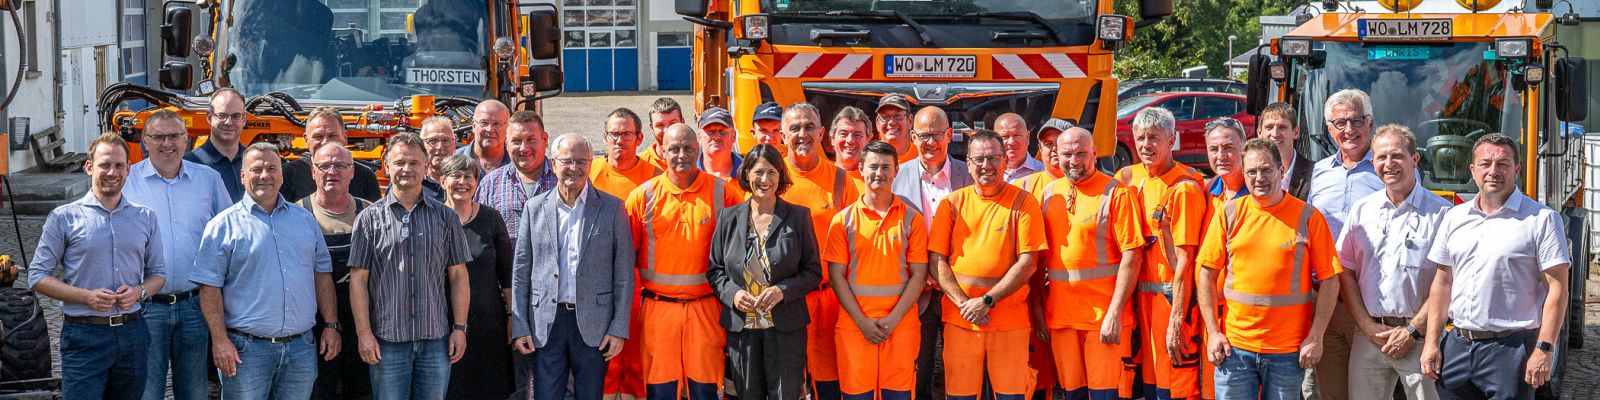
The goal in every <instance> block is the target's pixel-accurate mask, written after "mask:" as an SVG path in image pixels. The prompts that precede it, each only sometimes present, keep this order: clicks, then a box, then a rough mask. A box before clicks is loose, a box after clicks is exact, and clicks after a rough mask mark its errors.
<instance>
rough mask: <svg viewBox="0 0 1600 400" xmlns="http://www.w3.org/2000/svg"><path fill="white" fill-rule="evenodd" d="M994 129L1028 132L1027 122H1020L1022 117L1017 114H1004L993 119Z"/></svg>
mask: <svg viewBox="0 0 1600 400" xmlns="http://www.w3.org/2000/svg"><path fill="white" fill-rule="evenodd" d="M994 128H995V130H1001V131H1003V130H1006V129H1007V128H1013V129H1021V130H1023V131H1027V130H1028V122H1027V121H1023V120H1022V116H1021V115H1017V113H1005V114H1000V117H999V118H995V119H994Z"/></svg>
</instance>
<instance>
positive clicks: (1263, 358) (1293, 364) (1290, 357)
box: [1216, 347, 1306, 400]
mask: <svg viewBox="0 0 1600 400" xmlns="http://www.w3.org/2000/svg"><path fill="white" fill-rule="evenodd" d="M1305 376H1306V370H1305V369H1304V368H1300V353H1299V352H1294V353H1286V354H1260V353H1253V352H1249V351H1245V350H1242V349H1240V348H1238V347H1234V348H1233V354H1232V355H1229V356H1227V357H1224V358H1223V359H1222V361H1221V362H1218V363H1217V377H1216V381H1217V399H1225V400H1235V399H1262V400H1298V399H1299V398H1300V383H1301V381H1302V380H1304V379H1305Z"/></svg>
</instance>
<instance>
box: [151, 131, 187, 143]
mask: <svg viewBox="0 0 1600 400" xmlns="http://www.w3.org/2000/svg"><path fill="white" fill-rule="evenodd" d="M181 137H183V133H182V132H179V133H163V134H159V135H145V136H144V138H145V140H149V141H151V142H171V141H175V140H178V138H181Z"/></svg>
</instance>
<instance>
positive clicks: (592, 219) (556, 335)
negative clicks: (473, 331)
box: [511, 134, 636, 400]
mask: <svg viewBox="0 0 1600 400" xmlns="http://www.w3.org/2000/svg"><path fill="white" fill-rule="evenodd" d="M551 147H552V148H553V149H554V153H553V157H551V160H550V161H551V164H550V165H551V167H553V168H554V169H555V171H554V172H555V174H556V180H557V183H556V188H555V190H551V191H547V192H544V193H541V194H538V195H535V196H533V197H532V198H529V199H528V203H527V206H526V207H525V211H524V213H523V214H522V224H521V226H520V227H518V229H520V230H521V232H520V234H519V235H517V247H516V248H517V251H516V258H515V260H514V261H513V266H512V278H511V282H512V285H511V301H512V307H511V310H512V312H511V336H512V337H513V338H515V339H514V340H513V342H512V345H513V346H514V347H515V348H516V349H517V351H518V352H520V353H522V354H524V357H530V358H532V361H533V363H534V365H536V367H535V368H534V370H535V376H534V378H533V395H534V396H533V397H534V398H538V399H560V398H563V397H566V396H565V395H566V390H567V377H568V376H569V373H570V376H572V377H573V380H574V386H573V388H574V390H573V396H574V398H576V399H578V400H599V399H600V397H601V393H602V392H603V391H604V385H605V377H606V363H607V362H609V361H610V360H611V358H612V357H616V355H617V354H619V353H621V352H622V346H623V342H624V341H625V340H627V339H628V316H629V309H630V308H631V307H632V306H633V302H632V301H631V300H630V296H632V294H633V267H634V257H635V256H634V252H635V251H636V249H634V248H633V236H632V232H633V231H632V229H631V228H630V227H629V226H628V221H627V217H626V216H627V212H626V211H624V210H623V208H622V200H620V199H617V198H616V197H614V196H611V195H609V194H606V193H605V192H601V191H598V190H595V189H594V187H593V186H591V185H590V184H589V163H590V162H591V161H593V155H592V154H594V151H593V150H592V148H591V147H590V146H589V142H588V141H587V140H585V139H583V138H582V137H580V136H578V135H575V134H566V135H562V136H560V137H557V138H556V139H555V141H554V142H553V143H551Z"/></svg>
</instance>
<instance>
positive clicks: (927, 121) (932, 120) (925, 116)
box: [912, 106, 950, 132]
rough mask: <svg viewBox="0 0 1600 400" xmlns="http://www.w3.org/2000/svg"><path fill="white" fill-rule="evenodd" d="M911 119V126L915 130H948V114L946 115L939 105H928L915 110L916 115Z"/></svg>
mask: <svg viewBox="0 0 1600 400" xmlns="http://www.w3.org/2000/svg"><path fill="white" fill-rule="evenodd" d="M913 121H914V122H913V123H912V127H913V128H914V129H915V130H916V131H917V132H932V131H939V132H943V131H948V130H950V116H949V115H946V114H945V113H944V110H943V109H940V108H939V107H933V106H928V107H923V108H922V109H921V110H917V117H916V119H915V120H913Z"/></svg>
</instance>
